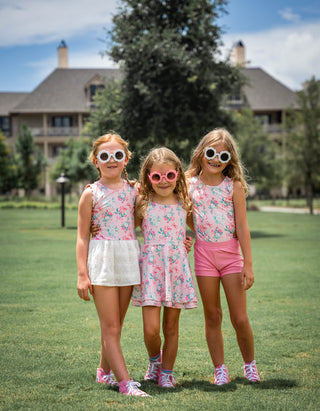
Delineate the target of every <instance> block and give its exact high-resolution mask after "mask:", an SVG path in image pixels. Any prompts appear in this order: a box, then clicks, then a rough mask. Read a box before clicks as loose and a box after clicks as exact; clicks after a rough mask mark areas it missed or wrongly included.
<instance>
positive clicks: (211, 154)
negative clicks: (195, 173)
mask: <svg viewBox="0 0 320 411" xmlns="http://www.w3.org/2000/svg"><path fill="white" fill-rule="evenodd" d="M204 156H205V158H206V159H208V160H213V159H214V158H215V157H216V156H218V159H219V161H220V163H228V162H229V161H230V160H231V154H230V153H229V151H221V152H220V153H218V152H217V150H216V149H215V148H213V147H207V148H206V149H205V152H204Z"/></svg>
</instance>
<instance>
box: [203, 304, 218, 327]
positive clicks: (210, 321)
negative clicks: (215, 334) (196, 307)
mask: <svg viewBox="0 0 320 411" xmlns="http://www.w3.org/2000/svg"><path fill="white" fill-rule="evenodd" d="M205 320H206V326H207V327H209V328H215V327H220V326H221V323H222V310H221V308H215V309H211V310H209V311H207V312H206V314H205Z"/></svg>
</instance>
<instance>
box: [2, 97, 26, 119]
mask: <svg viewBox="0 0 320 411" xmlns="http://www.w3.org/2000/svg"><path fill="white" fill-rule="evenodd" d="M28 94H29V93H1V92H0V116H9V112H10V111H11V110H12V109H13V108H14V107H15V106H16V105H17V104H19V103H21V101H22V100H24V99H25V98H26V97H27V95H28Z"/></svg>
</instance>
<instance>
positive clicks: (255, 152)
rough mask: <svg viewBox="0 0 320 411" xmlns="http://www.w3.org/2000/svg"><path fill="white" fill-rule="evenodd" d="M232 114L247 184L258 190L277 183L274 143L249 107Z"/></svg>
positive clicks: (278, 177) (276, 161)
mask: <svg viewBox="0 0 320 411" xmlns="http://www.w3.org/2000/svg"><path fill="white" fill-rule="evenodd" d="M233 116H234V120H235V123H236V127H235V132H234V135H235V138H236V141H237V144H238V146H239V150H240V153H241V159H242V162H243V164H244V166H245V169H246V170H247V173H248V182H249V184H254V185H255V187H256V188H257V189H258V190H259V191H265V190H268V189H270V188H271V187H275V186H277V185H279V182H280V181H281V176H280V174H279V171H278V170H279V164H278V162H279V160H277V159H276V150H275V144H274V143H273V142H272V141H271V140H270V138H269V137H268V135H267V134H266V133H265V132H264V130H263V126H262V124H261V122H260V120H259V119H257V118H256V117H255V116H254V113H253V111H252V110H250V109H243V110H241V112H234V113H233Z"/></svg>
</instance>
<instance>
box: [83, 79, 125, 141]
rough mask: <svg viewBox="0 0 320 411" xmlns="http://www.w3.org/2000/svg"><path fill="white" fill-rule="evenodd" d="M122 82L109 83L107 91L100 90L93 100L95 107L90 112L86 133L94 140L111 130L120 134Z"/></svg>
mask: <svg viewBox="0 0 320 411" xmlns="http://www.w3.org/2000/svg"><path fill="white" fill-rule="evenodd" d="M120 97H121V82H120V81H116V80H114V81H109V82H108V83H107V84H106V87H105V89H102V90H100V91H99V92H98V93H96V95H95V96H94V98H93V101H94V107H93V108H92V110H91V111H90V117H89V121H88V122H87V123H86V132H87V133H88V134H89V135H90V137H91V139H92V140H95V139H97V138H98V137H99V136H101V135H103V134H106V133H107V132H108V131H109V130H115V131H117V132H119V133H120V126H121V123H120V116H121V105H120Z"/></svg>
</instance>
